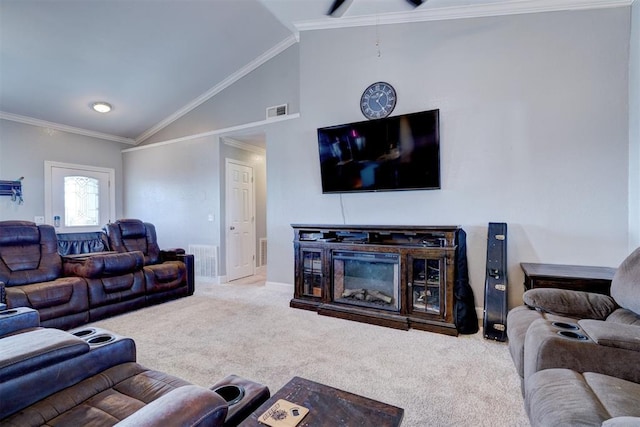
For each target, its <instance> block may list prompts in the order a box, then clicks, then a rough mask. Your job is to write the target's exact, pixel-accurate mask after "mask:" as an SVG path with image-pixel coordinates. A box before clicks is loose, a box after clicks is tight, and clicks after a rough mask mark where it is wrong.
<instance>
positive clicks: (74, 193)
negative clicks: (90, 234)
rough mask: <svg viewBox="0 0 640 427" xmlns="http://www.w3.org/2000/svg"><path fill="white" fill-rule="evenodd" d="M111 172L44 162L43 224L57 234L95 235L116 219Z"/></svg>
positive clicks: (112, 172)
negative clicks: (95, 232) (84, 233)
mask: <svg viewBox="0 0 640 427" xmlns="http://www.w3.org/2000/svg"><path fill="white" fill-rule="evenodd" d="M113 175H114V171H113V170H111V169H105V168H93V167H85V166H81V165H71V164H63V163H59V164H58V163H53V162H45V182H46V185H45V187H46V188H45V215H46V218H45V222H47V223H49V224H53V225H54V226H55V227H56V232H58V233H65V232H66V233H70V232H83V231H98V230H100V229H101V228H102V227H103V226H104V225H105V224H107V223H108V222H110V221H111V220H113V219H115V218H114V216H115V207H114V206H115V205H114V200H113V198H114V194H113V187H112V182H113Z"/></svg>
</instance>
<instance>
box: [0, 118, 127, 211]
mask: <svg viewBox="0 0 640 427" xmlns="http://www.w3.org/2000/svg"><path fill="white" fill-rule="evenodd" d="M124 147H127V145H126V144H119V143H116V142H112V141H105V140H101V139H97V138H91V137H87V136H82V135H76V134H71V133H66V132H62V131H57V130H53V129H47V128H42V127H39V126H32V125H27V124H22V123H17V122H12V121H9V120H1V119H0V179H2V180H14V179H18V178H20V177H21V176H24V181H23V184H22V190H23V193H24V204H22V205H18V204H17V203H14V202H11V199H10V197H0V220H9V219H19V220H26V221H33V220H34V217H35V216H43V215H44V162H45V160H50V161H54V162H64V163H74V164H80V165H87V166H98V167H103V168H113V169H115V181H116V182H115V186H116V188H115V190H116V215H117V216H121V215H122V212H123V204H122V188H123V179H122V154H121V150H122V149H123V148H124ZM47 222H49V223H51V221H47Z"/></svg>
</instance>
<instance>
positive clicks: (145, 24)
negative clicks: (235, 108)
mask: <svg viewBox="0 0 640 427" xmlns="http://www.w3.org/2000/svg"><path fill="white" fill-rule="evenodd" d="M632 1H633V0H427V1H426V2H424V3H423V4H422V5H421V6H419V7H418V8H415V9H414V8H413V7H412V6H411V5H410V4H409V3H408V2H407V1H405V0H353V1H352V3H351V4H350V6H349V7H348V9H347V10H346V12H344V14H343V15H342V17H339V18H332V17H328V16H326V13H327V11H328V10H329V8H330V6H331V4H332V2H333V0H93V1H88V0H82V1H81V0H0V118H5V119H9V120H15V121H20V122H25V123H33V124H39V125H44V126H48V127H53V128H59V129H63V130H68V131H72V132H76V133H81V134H86V135H92V136H98V137H101V138H104V139H108V140H114V141H119V142H125V143H131V144H135V143H139V142H141V141H143V140H144V139H146V138H148V137H149V136H151V135H153V133H155V132H157V131H158V130H160V129H162V128H163V127H164V126H166V125H168V124H169V123H171V122H172V121H173V120H175V119H177V118H178V117H180V116H181V115H183V114H185V113H187V112H188V111H190V110H191V109H193V108H195V107H196V106H197V105H199V104H201V103H202V102H204V101H206V100H207V99H208V98H209V97H211V96H213V95H215V93H217V92H219V91H220V90H222V89H223V88H224V87H226V86H225V85H227V84H229V83H230V82H232V81H234V76H239V75H243V73H244V74H246V72H248V70H251V69H252V67H256V66H258V65H259V64H260V63H262V62H263V61H264V60H265V59H268V57H269V56H273V55H275V54H277V53H279V51H281V50H282V49H284V48H286V47H288V46H290V45H291V44H292V43H294V42H295V39H296V37H297V34H298V32H299V31H304V30H308V29H321V28H334V27H339V26H358V25H372V24H376V23H377V24H386V23H397V22H409V21H415V20H433V19H453V18H456V17H470V16H486V15H497V14H511V13H529V12H537V11H545V10H559V9H585V8H593V7H612V6H624V5H628V4H631V2H632ZM95 101H107V102H109V103H111V104H112V105H113V107H114V109H113V111H112V112H110V113H108V114H102V115H101V114H98V113H95V112H94V111H92V110H91V109H90V105H91V104H92V103H93V102H95Z"/></svg>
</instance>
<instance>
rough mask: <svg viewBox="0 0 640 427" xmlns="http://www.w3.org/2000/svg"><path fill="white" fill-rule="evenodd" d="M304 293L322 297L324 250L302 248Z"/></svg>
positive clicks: (307, 295)
mask: <svg viewBox="0 0 640 427" xmlns="http://www.w3.org/2000/svg"><path fill="white" fill-rule="evenodd" d="M301 252H302V254H301V258H302V289H301V291H302V292H301V293H302V295H304V296H306V297H316V298H322V250H320V249H301Z"/></svg>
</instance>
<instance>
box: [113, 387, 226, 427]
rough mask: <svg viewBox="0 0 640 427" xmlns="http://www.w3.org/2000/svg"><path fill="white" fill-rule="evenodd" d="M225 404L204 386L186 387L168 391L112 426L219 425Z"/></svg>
mask: <svg viewBox="0 0 640 427" xmlns="http://www.w3.org/2000/svg"><path fill="white" fill-rule="evenodd" d="M226 416H227V402H225V400H224V399H223V398H222V397H220V396H219V395H218V394H217V393H215V392H213V391H211V390H207V389H206V388H204V387H199V386H196V385H189V386H184V387H180V388H177V389H175V390H172V391H170V392H169V393H167V394H165V395H164V396H161V397H159V398H158V399H156V400H154V401H153V402H151V403H149V404H148V405H146V406H145V407H143V408H141V409H139V410H138V411H136V412H134V413H133V414H132V415H130V416H128V417H127V418H125V419H124V420H122V421H120V422H119V423H118V424H116V426H117V427H154V426H158V427H160V426H162V427H164V426H166V425H167V422H168V421H169V420H170V422H171V424H172V425H177V426H222V425H223V424H224V420H225V417H226Z"/></svg>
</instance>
